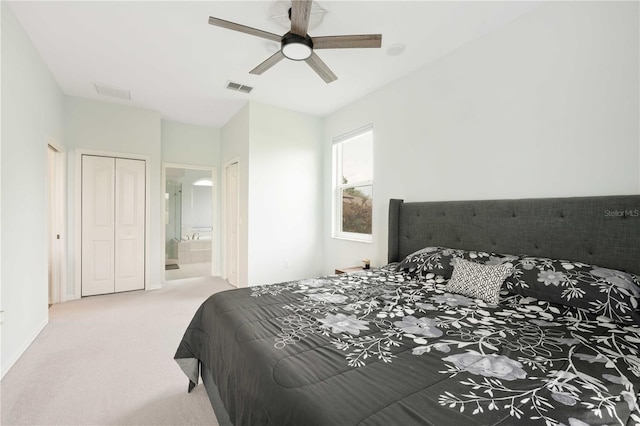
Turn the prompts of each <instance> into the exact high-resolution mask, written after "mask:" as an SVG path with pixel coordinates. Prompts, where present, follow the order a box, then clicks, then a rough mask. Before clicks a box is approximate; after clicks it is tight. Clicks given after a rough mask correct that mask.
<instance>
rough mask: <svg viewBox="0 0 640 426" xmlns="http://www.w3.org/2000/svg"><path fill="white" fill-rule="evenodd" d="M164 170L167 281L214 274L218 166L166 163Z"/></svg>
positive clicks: (215, 266) (215, 264)
mask: <svg viewBox="0 0 640 426" xmlns="http://www.w3.org/2000/svg"><path fill="white" fill-rule="evenodd" d="M162 172H163V182H164V197H163V204H164V206H163V212H164V239H163V243H164V252H165V271H164V277H165V281H170V280H177V279H183V278H193V277H202V276H211V275H215V274H216V271H217V270H218V265H217V259H218V257H219V256H218V246H219V244H217V235H218V232H217V229H218V224H217V214H216V212H217V208H216V199H217V192H218V188H217V184H216V183H217V182H216V181H217V179H216V169H215V168H213V167H199V166H190V165H183V164H163V167H162Z"/></svg>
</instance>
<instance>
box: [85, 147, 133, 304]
mask: <svg viewBox="0 0 640 426" xmlns="http://www.w3.org/2000/svg"><path fill="white" fill-rule="evenodd" d="M145 176H146V173H145V162H144V161H142V160H130V159H123V158H112V157H99V156H92V155H84V156H83V157H82V296H92V295H97V294H106V293H114V292H120V291H128V290H141V289H143V288H144V273H145V269H144V263H145V256H144V254H145V245H144V242H145V235H144V232H145V223H144V221H145V204H146V203H145V188H146V185H145Z"/></svg>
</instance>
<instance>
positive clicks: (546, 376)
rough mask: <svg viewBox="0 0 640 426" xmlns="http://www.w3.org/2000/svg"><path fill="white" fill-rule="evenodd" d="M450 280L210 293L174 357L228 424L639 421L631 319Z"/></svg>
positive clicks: (357, 278) (374, 279) (308, 283)
mask: <svg viewBox="0 0 640 426" xmlns="http://www.w3.org/2000/svg"><path fill="white" fill-rule="evenodd" d="M445 283H446V281H445V280H444V279H443V278H441V277H439V276H436V275H433V274H430V275H427V276H426V277H424V279H420V280H419V281H417V280H412V279H410V278H409V276H408V275H404V274H402V273H398V272H395V270H394V268H392V267H388V268H383V269H377V270H371V271H369V272H364V271H363V272H358V273H355V274H344V275H338V276H328V277H323V278H317V279H308V280H301V281H295V282H289V283H283V284H276V285H268V286H260V287H252V288H247V289H238V290H232V291H227V292H223V293H218V294H215V295H213V296H212V297H210V298H209V299H208V300H207V301H206V302H205V303H204V304H203V305H202V306H201V308H200V309H199V310H198V312H197V313H196V315H195V316H194V319H193V321H192V323H191V324H190V326H189V328H188V329H187V331H186V333H185V335H184V338H183V340H182V342H181V343H180V346H179V348H178V351H177V354H176V359H177V360H178V361H179V363H180V361H184V360H198V361H199V362H200V363H202V366H203V368H205V369H207V370H208V371H210V373H211V375H212V376H213V379H214V380H215V382H216V384H217V386H218V388H219V390H220V395H221V399H222V401H223V402H224V404H225V407H226V408H227V411H228V413H229V416H230V418H231V420H232V422H233V423H234V424H236V425H259V424H267V425H392V424H393V425H411V424H426V425H472V424H478V425H498V424H501V425H505V424H547V425H570V426H578V425H605V424H606V425H614V424H616V425H631V424H640V410H639V407H638V391H640V354H639V351H640V326H638V325H620V324H618V323H614V322H612V321H611V320H608V319H606V318H605V317H595V316H594V317H589V316H585V315H583V314H581V315H573V313H572V311H571V308H567V307H565V306H562V305H558V304H552V303H549V302H545V301H540V300H538V299H534V298H532V297H524V296H522V295H518V294H512V293H507V292H502V293H501V297H500V302H499V304H497V305H490V304H486V303H484V302H482V301H480V300H473V299H470V298H467V297H464V296H460V295H455V294H449V293H446V292H445V291H444V284H445ZM181 365H182V366H184V365H186V364H184V363H183V364H181ZM185 372H186V373H187V374H188V375H189V376H190V377H191V378H192V381H193V380H197V378H196V379H193V375H194V372H187V371H185ZM195 374H196V377H197V372H196V373H195Z"/></svg>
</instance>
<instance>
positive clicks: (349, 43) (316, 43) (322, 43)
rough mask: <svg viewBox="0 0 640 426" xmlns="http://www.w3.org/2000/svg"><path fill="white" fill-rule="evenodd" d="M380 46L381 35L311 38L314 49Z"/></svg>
mask: <svg viewBox="0 0 640 426" xmlns="http://www.w3.org/2000/svg"><path fill="white" fill-rule="evenodd" d="M380 46H382V34H359V35H340V36H326V37H313V48H314V49H350V48H354V47H357V48H366V47H374V48H375V47H380Z"/></svg>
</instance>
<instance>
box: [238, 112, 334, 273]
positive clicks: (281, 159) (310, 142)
mask: <svg viewBox="0 0 640 426" xmlns="http://www.w3.org/2000/svg"><path fill="white" fill-rule="evenodd" d="M250 109H251V120H250V128H251V135H250V140H251V141H250V162H249V170H250V171H249V206H250V209H249V234H248V236H249V280H248V282H249V285H259V284H269V283H275V282H281V281H287V280H293V279H300V278H307V277H313V276H317V275H319V274H320V273H321V271H322V242H323V241H322V231H323V225H322V193H321V190H320V188H322V121H321V119H320V118H318V117H313V116H310V115H306V114H301V113H297V112H293V111H288V110H285V109H282V108H278V107H274V106H270V105H266V104H262V103H257V102H251V103H250Z"/></svg>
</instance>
